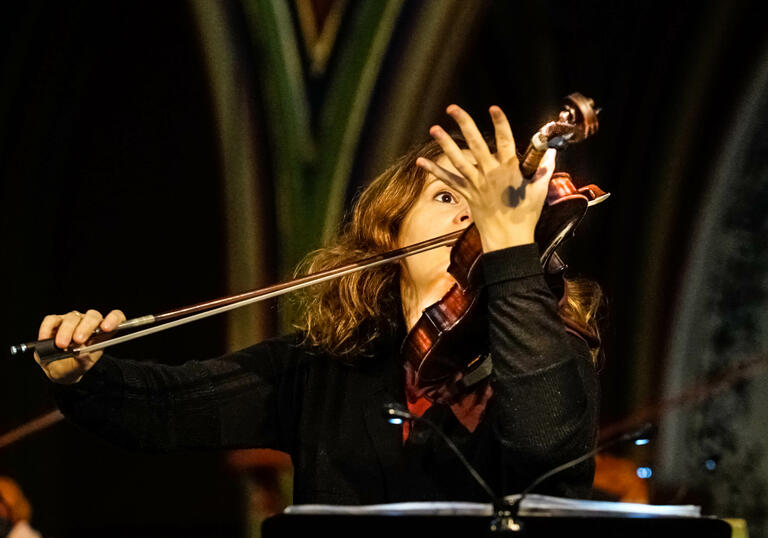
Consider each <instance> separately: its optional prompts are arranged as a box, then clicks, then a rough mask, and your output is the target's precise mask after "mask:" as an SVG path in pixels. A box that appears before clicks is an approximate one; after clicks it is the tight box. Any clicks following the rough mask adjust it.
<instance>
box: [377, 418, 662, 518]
mask: <svg viewBox="0 0 768 538" xmlns="http://www.w3.org/2000/svg"><path fill="white" fill-rule="evenodd" d="M384 416H385V418H386V419H387V420H388V421H389V422H390V423H392V424H402V423H403V420H413V421H420V422H423V423H424V424H426V425H427V426H428V427H429V428H430V429H431V430H432V431H434V432H435V433H437V434H438V436H440V438H441V439H443V440H444V441H445V443H446V444H447V445H448V446H449V447H450V449H451V450H452V451H453V452H454V453H455V454H456V457H458V458H459V461H461V463H462V464H463V465H464V467H466V469H467V470H468V471H469V474H471V475H472V477H473V478H474V479H475V481H476V482H477V483H478V484H480V486H481V487H482V488H483V489H484V490H485V491H486V493H488V496H489V497H490V499H491V502H492V503H493V508H494V518H493V520H492V521H491V532H502V533H508V532H522V531H523V525H522V522H521V521H519V520H518V513H519V512H520V506H521V504H522V502H523V499H524V498H525V496H526V495H528V494H529V493H530V492H531V491H532V490H533V489H534V488H535V487H536V486H538V485H539V484H541V483H542V482H544V481H545V480H547V479H548V478H551V477H552V476H554V475H556V474H558V473H561V472H562V471H565V470H567V469H570V468H571V467H574V466H576V465H578V464H579V463H581V462H583V461H585V460H587V459H589V458H591V457H592V456H594V455H596V454H598V453H600V452H602V451H603V450H605V449H607V448H610V447H612V446H614V445H617V444H619V443H623V442H626V441H638V440H640V439H643V440H645V441H646V442H645V443H642V444H646V443H647V440H646V439H644V438H647V436H648V435H649V434H650V433H651V430H652V429H653V424H651V423H650V422H646V423H644V424H643V425H641V426H640V427H638V428H636V429H634V430H631V431H629V432H627V433H625V434H623V435H620V436H618V437H615V438H614V439H611V440H610V441H607V442H605V443H603V444H602V445H599V446H597V447H595V448H594V449H593V450H590V451H589V452H587V453H586V454H583V455H581V456H578V457H576V458H574V459H572V460H569V461H567V462H565V463H563V464H562V465H558V466H557V467H555V468H554V469H551V470H549V471H547V472H546V473H544V474H542V475H541V476H539V477H538V478H536V480H534V481H533V482H531V484H530V485H529V486H528V487H526V488H525V489H524V490H523V491H522V492H521V493H520V494H519V496H518V498H517V499H516V500H515V501H514V502H513V503H512V504H510V503H509V502H507V501H506V500H505V499H504V497H498V496H496V494H495V493H494V492H493V490H492V489H491V488H490V486H488V483H487V482H486V481H485V480H483V477H481V476H480V473H478V472H477V471H476V470H475V468H474V467H472V465H471V464H470V463H469V462H468V461H467V459H466V458H465V457H464V455H463V454H462V453H461V451H460V450H459V449H458V447H457V446H456V445H455V444H454V443H453V441H451V440H450V438H449V437H448V436H447V435H445V433H443V432H442V431H441V430H440V428H438V427H437V426H436V425H435V424H434V423H433V422H432V421H431V420H429V419H427V418H424V417H420V416H417V415H414V414H413V413H411V412H410V411H408V410H406V409H405V408H404V407H403V406H402V405H400V404H399V403H388V404H385V405H384Z"/></svg>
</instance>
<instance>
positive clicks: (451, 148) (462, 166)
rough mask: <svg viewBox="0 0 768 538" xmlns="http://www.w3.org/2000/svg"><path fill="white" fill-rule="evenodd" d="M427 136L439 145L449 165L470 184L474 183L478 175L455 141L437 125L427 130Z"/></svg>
mask: <svg viewBox="0 0 768 538" xmlns="http://www.w3.org/2000/svg"><path fill="white" fill-rule="evenodd" d="M429 134H430V135H432V137H433V138H434V139H435V140H436V141H437V143H438V144H440V147H441V148H442V150H443V153H445V155H446V157H448V160H450V161H451V164H453V166H455V167H456V170H458V171H459V173H460V174H461V175H463V176H464V177H465V178H466V179H468V180H469V181H470V182H472V183H474V182H475V181H476V180H477V177H478V175H479V174H478V172H477V168H475V165H474V164H472V163H471V162H469V160H468V159H467V157H466V156H465V155H464V152H462V151H461V148H459V146H458V145H457V144H456V141H455V140H454V139H453V138H451V136H450V135H449V134H448V133H446V132H445V130H444V129H443V128H442V127H440V126H439V125H433V126H432V128H431V129H430V130H429Z"/></svg>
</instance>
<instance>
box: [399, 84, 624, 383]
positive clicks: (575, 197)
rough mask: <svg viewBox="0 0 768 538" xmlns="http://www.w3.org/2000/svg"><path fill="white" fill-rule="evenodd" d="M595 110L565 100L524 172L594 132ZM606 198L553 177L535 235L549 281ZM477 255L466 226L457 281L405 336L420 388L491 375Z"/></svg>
mask: <svg viewBox="0 0 768 538" xmlns="http://www.w3.org/2000/svg"><path fill="white" fill-rule="evenodd" d="M598 112H599V111H597V110H595V108H594V102H593V101H592V100H591V99H588V98H586V97H584V96H583V95H581V94H579V93H573V94H571V95H569V96H568V97H566V98H565V104H564V107H563V110H562V111H561V112H560V115H559V117H558V119H557V120H555V121H551V122H549V123H547V124H545V125H544V126H543V127H541V129H539V131H538V132H537V133H536V134H534V136H533V137H532V139H531V142H530V144H529V146H528V148H527V149H526V151H525V153H524V154H523V156H522V157H521V158H520V163H521V164H520V169H521V171H522V173H523V176H524V177H526V178H530V177H532V176H533V174H534V172H535V171H536V169H537V168H538V166H539V162H540V161H541V159H542V157H543V156H544V153H545V152H546V150H547V149H548V148H555V149H558V150H562V149H565V147H567V145H568V144H569V143H572V142H579V141H581V140H584V139H585V138H587V137H588V136H590V135H592V134H594V133H595V132H597V127H598V121H597V114H598ZM608 196H609V193H606V192H604V191H603V190H602V189H600V188H599V187H598V186H596V185H587V186H585V187H581V188H577V187H576V186H575V185H574V184H573V182H572V180H571V176H570V175H569V174H567V173H564V172H559V173H556V174H553V176H552V178H551V180H550V183H549V190H548V192H547V198H546V202H545V205H544V208H543V209H542V213H541V217H540V218H539V221H538V223H537V225H536V230H535V232H534V237H535V240H536V243H537V244H538V245H539V247H540V249H541V256H540V261H541V264H542V266H543V267H544V272H545V276H547V277H548V280H550V281H552V280H554V278H553V277H556V276H562V274H563V272H564V271H565V269H566V267H567V266H566V265H565V263H564V262H563V261H562V259H560V257H559V256H558V255H557V253H556V250H557V248H558V247H559V246H560V245H561V244H562V242H563V241H564V240H565V239H566V238H568V237H570V236H572V235H573V232H574V230H575V228H576V227H577V226H578V224H579V223H580V222H581V220H582V219H583V217H584V215H585V214H586V211H587V208H588V207H591V206H593V205H596V204H599V203H601V202H603V201H604V200H605V199H606V198H608ZM482 254H483V249H482V244H481V241H480V233H479V232H478V230H477V227H476V226H475V225H474V224H471V225H469V226H468V227H467V228H466V229H465V230H464V231H463V233H462V234H461V236H460V237H459V238H458V239H457V240H456V243H455V244H454V245H453V247H452V249H451V257H450V265H449V266H448V272H449V273H450V274H451V276H453V278H454V279H455V281H456V283H455V284H454V285H453V286H452V287H451V289H450V290H449V291H448V292H447V293H446V294H445V295H444V296H443V297H442V298H441V299H440V300H439V301H437V302H436V303H434V304H432V305H431V306H428V307H427V308H426V309H424V311H423V313H422V315H421V317H420V318H419V320H418V321H417V322H416V324H415V325H414V326H413V328H412V329H411V330H410V332H409V333H408V335H407V336H406V338H405V340H404V341H403V344H402V347H401V354H402V356H403V358H404V360H405V364H406V368H407V369H409V370H410V371H411V373H412V375H414V378H415V383H416V387H417V388H419V389H425V388H434V387H436V386H439V385H440V384H444V383H445V382H446V381H449V380H451V379H452V378H454V377H455V376H456V374H457V373H461V376H459V377H460V379H461V383H462V385H460V386H458V387H457V386H450V387H448V390H449V392H452V393H455V392H457V391H460V390H461V389H462V388H463V387H467V386H469V385H471V384H474V383H476V382H478V381H479V380H481V379H483V378H485V377H487V375H488V374H490V360H489V357H488V354H487V337H486V332H487V331H486V327H485V324H484V322H483V319H482V316H480V315H478V310H480V304H481V299H480V294H479V293H478V276H477V275H478V269H477V267H478V261H479V259H480V256H481V255H482ZM561 280H562V279H561ZM462 386H463V387H462Z"/></svg>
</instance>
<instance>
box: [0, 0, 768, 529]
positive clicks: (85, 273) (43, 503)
mask: <svg viewBox="0 0 768 538" xmlns="http://www.w3.org/2000/svg"><path fill="white" fill-rule="evenodd" d="M483 5H484V8H483V10H482V12H481V16H480V17H479V20H478V22H477V23H476V27H475V29H474V30H473V31H472V34H471V35H472V40H471V45H470V46H469V47H468V48H467V50H466V53H465V54H463V55H462V56H461V57H458V58H456V62H457V66H458V68H457V70H456V75H455V80H454V82H453V83H452V86H451V88H450V91H449V92H448V93H449V95H448V96H447V99H446V102H445V103H444V105H447V104H449V102H457V103H459V104H461V105H463V106H464V107H465V108H467V109H468V110H469V111H470V112H471V113H472V114H473V115H474V117H476V118H477V119H478V123H479V124H481V126H484V127H485V128H489V127H490V121H489V120H488V119H487V113H486V110H487V107H488V106H489V105H490V104H498V105H500V106H502V108H504V110H505V111H507V113H508V115H509V117H510V119H511V122H512V126H513V130H514V131H515V133H522V134H518V138H519V139H521V140H524V139H525V138H526V137H527V136H529V133H532V132H533V131H534V130H535V129H537V128H538V126H539V125H540V124H541V123H542V122H543V121H545V120H546V119H548V117H549V116H550V115H551V113H552V112H553V111H554V110H555V109H556V108H557V106H558V105H559V102H560V100H561V98H562V97H563V96H564V95H566V94H568V93H570V92H572V91H579V92H581V93H583V94H585V95H588V96H590V97H593V98H594V99H595V101H596V103H597V104H598V106H600V107H602V109H603V111H602V113H601V116H600V122H601V125H600V132H599V133H598V135H597V136H596V137H595V138H594V139H592V140H589V141H588V142H586V143H584V144H581V145H579V146H575V147H574V148H572V149H569V150H568V151H567V152H566V153H565V154H563V155H561V156H560V158H559V161H558V164H559V167H560V168H561V169H566V170H568V171H569V172H571V173H572V175H573V176H574V178H576V179H577V180H578V181H579V182H580V183H582V184H583V183H597V184H598V185H600V186H601V187H602V188H603V189H604V190H606V191H610V192H612V198H611V199H610V200H609V202H607V203H606V204H604V205H602V206H599V207H597V208H595V209H594V211H593V212H592V214H590V216H589V218H588V219H586V220H585V222H584V223H583V224H582V226H581V227H580V229H579V230H578V236H577V240H576V241H573V242H571V243H570V244H568V246H567V247H566V248H565V251H564V257H565V258H566V260H567V261H568V263H569V265H570V266H571V269H572V271H573V272H575V273H579V274H584V275H586V276H589V277H592V278H594V279H596V280H597V281H599V282H600V283H601V284H602V285H603V287H604V290H605V292H606V295H607V298H608V302H609V306H610V316H609V319H608V324H607V329H606V332H605V346H606V354H607V362H606V365H605V368H604V371H603V373H602V382H603V402H604V403H603V423H604V424H610V423H612V422H614V421H617V420H619V419H621V418H622V417H624V416H626V415H627V414H628V413H629V412H631V411H632V410H634V409H636V408H637V407H639V406H642V405H643V404H646V403H649V402H653V401H655V399H656V397H657V396H658V395H659V387H660V381H659V380H660V378H661V377H662V376H663V372H664V364H663V360H662V357H663V352H664V349H665V347H666V345H667V342H666V340H665V339H666V338H667V337H668V329H667V328H668V327H669V324H670V321H671V316H672V315H673V312H674V305H675V300H676V295H675V292H676V289H677V288H678V286H679V283H680V282H681V280H682V279H684V278H685V274H684V272H683V271H682V269H681V268H682V267H684V263H685V260H686V255H687V253H688V252H689V248H690V247H689V245H688V244H687V239H688V238H689V237H690V235H691V231H692V229H693V228H694V226H695V225H696V222H697V220H696V219H697V218H698V214H697V211H698V208H699V205H698V204H699V202H700V198H701V193H702V192H704V191H705V190H706V186H707V179H708V178H709V176H708V172H709V171H710V169H711V167H712V166H713V163H714V162H715V160H716V159H717V157H718V150H719V148H720V147H721V146H722V144H723V139H722V136H723V134H722V133H723V132H724V130H725V128H726V127H727V126H729V125H730V122H731V121H732V118H733V113H734V110H735V109H736V108H737V107H738V106H739V105H740V104H741V102H740V99H741V98H742V95H743V91H744V88H745V87H746V86H747V85H748V84H749V82H750V81H751V80H752V79H753V77H754V76H755V73H756V69H758V67H759V66H758V64H757V61H758V60H759V58H760V56H761V55H762V52H763V51H764V50H765V44H766V43H765V36H766V32H765V31H764V29H763V21H762V20H761V18H760V17H759V16H757V9H756V6H757V5H758V4H757V2H754V3H752V2H747V1H736V2H673V3H669V4H661V3H658V4H657V3H653V2H639V1H630V2H621V3H619V2H585V1H582V2H565V1H555V0H549V1H541V2H532V3H522V2H502V1H498V2H487V3H484V4H483ZM229 6H230V7H229V14H230V16H231V17H232V18H233V20H234V21H235V23H237V22H238V21H239V20H240V19H241V18H242V17H243V16H244V15H243V8H242V7H241V6H240V5H239V4H238V3H234V2H233V3H231V4H229ZM417 7H418V6H417V3H416V2H406V5H405V7H404V9H403V12H402V14H401V20H400V21H399V22H398V29H397V31H396V34H395V36H394V37H393V39H392V45H391V50H390V51H389V52H388V56H387V58H386V59H385V63H384V66H383V68H382V75H381V77H382V79H384V78H386V75H387V69H389V67H390V66H389V63H388V61H389V58H390V56H394V55H396V54H398V53H401V52H402V49H403V48H407V46H408V39H410V38H412V36H409V35H408V32H407V28H408V22H409V17H412V16H414V15H413V14H414V13H415V11H416V8H417ZM459 23H460V22H459V21H457V24H459ZM234 27H235V28H238V27H242V28H245V25H244V24H243V25H240V26H239V25H238V24H235V25H234ZM341 31H342V32H343V28H342V30H341ZM244 34H245V31H244ZM446 37H447V38H448V37H450V36H446ZM0 39H1V40H2V41H0V47H2V49H0V53H2V56H0V57H1V58H2V62H3V63H2V65H1V67H2V72H1V73H0V77H1V78H0V80H1V81H2V82H0V92H1V93H0V179H1V180H2V198H1V200H2V212H1V218H2V226H1V227H0V237H1V238H2V244H1V245H0V248H2V257H3V264H2V265H3V267H4V274H5V277H4V279H3V286H2V299H1V300H2V304H3V305H4V309H5V315H4V316H3V324H2V327H1V328H0V334H1V335H2V336H1V337H0V343H2V344H3V345H10V344H16V343H18V342H20V341H26V340H32V339H34V338H35V337H36V330H37V326H38V325H39V323H40V320H41V319H42V317H43V316H44V315H45V314H47V313H63V312H66V311H69V310H71V309H73V308H78V309H80V310H85V309H87V308H96V309H100V310H101V311H108V310H109V309H111V308H114V307H119V308H122V309H123V310H124V311H125V312H126V313H128V314H129V317H130V316H132V315H140V314H144V313H152V312H159V311H163V310H166V309H170V308H173V307H175V306H179V305H184V304H188V303H191V302H195V301H197V300H200V299H204V298H208V297H215V296H218V295H221V294H223V293H224V292H225V286H224V284H223V282H224V277H225V271H226V268H225V267H224V265H223V264H222V261H221V260H222V257H223V256H224V248H225V247H224V244H223V242H222V241H221V237H222V234H223V225H222V220H223V217H224V215H223V214H222V213H223V211H224V208H223V205H222V203H221V201H220V199H221V185H220V182H221V177H222V175H221V162H220V159H221V157H220V156H219V152H218V150H217V147H216V141H215V134H214V132H213V111H212V105H211V95H210V91H209V89H208V83H207V79H206V77H207V75H206V72H205V67H204V65H203V62H202V61H201V51H200V44H199V41H198V39H197V36H196V29H195V26H194V24H193V22H192V19H191V15H190V9H189V6H188V4H187V3H186V2H182V1H168V2H101V3H98V2H93V3H74V4H70V3H67V4H60V3H42V2H30V3H27V4H25V5H23V6H22V5H19V6H16V7H13V8H9V7H8V6H5V7H3V8H2V12H0ZM238 39H242V40H243V41H244V42H249V41H250V39H251V37H249V36H248V35H243V36H240V37H238ZM332 61H333V58H332V59H331V62H332ZM243 69H250V70H251V72H252V73H253V75H252V76H253V78H254V80H255V79H258V77H259V74H260V73H259V64H258V61H257V60H256V59H254V60H253V65H246V66H243ZM311 91H313V92H316V93H317V94H318V95H320V94H322V92H323V91H324V89H323V85H322V82H317V83H315V84H314V85H312V86H311ZM383 91H385V90H383V89H382V87H380V86H377V89H376V91H375V93H374V98H373V101H372V106H371V110H372V111H371V113H370V118H371V119H369V121H374V118H375V116H376V113H377V111H376V106H377V103H380V102H381V100H382V99H383V95H382V94H381V92H383ZM254 101H256V102H260V98H259V96H258V95H255V96H254ZM447 120H448V118H447V117H446V116H436V117H435V118H434V119H433V120H432V121H434V122H441V123H442V124H443V125H447V124H448V123H447ZM415 128H420V127H419V126H417V127H415ZM423 132H424V134H425V135H426V126H424V128H423ZM366 159H367V155H366V151H365V147H363V148H361V150H360V152H359V155H358V158H357V160H356V161H355V169H354V171H353V175H352V184H351V185H350V189H349V193H350V196H351V194H352V193H353V192H354V191H355V187H356V186H357V185H360V184H363V183H364V182H365V181H367V180H369V179H370V178H369V177H360V176H359V174H360V170H363V169H364V168H365V167H364V163H365V162H367V161H366ZM277 210H278V211H279V208H278V209H277ZM264 240H265V241H270V242H275V239H274V238H265V239H264ZM274 251H275V252H276V256H279V253H280V252H279V251H280V249H279V245H275V246H274ZM275 276H277V275H275ZM224 341H225V340H224V322H223V321H221V320H213V321H205V322H200V323H197V324H195V325H194V326H192V327H191V328H186V329H185V328H182V329H178V330H175V331H173V332H170V333H164V334H163V335H160V336H155V337H151V338H148V339H146V340H145V341H142V342H141V343H136V344H128V345H126V346H121V347H120V348H119V350H118V349H116V350H115V354H116V355H117V356H141V357H148V358H155V359H158V360H162V361H164V362H168V363H178V362H181V361H183V360H188V359H191V358H206V357H212V356H216V355H217V354H220V353H222V352H224V351H225V344H224ZM0 360H1V361H2V362H0V406H2V407H0V408H1V409H2V413H0V433H2V432H4V431H6V430H9V429H11V428H13V427H15V426H18V425H19V424H22V423H24V422H25V421H27V420H29V419H32V418H34V417H36V416H38V415H39V414H41V413H43V412H45V411H47V410H49V409H50V408H51V407H52V401H51V399H50V397H49V395H48V390H49V388H48V382H47V380H46V379H45V377H44V375H43V374H42V372H41V371H40V370H39V369H38V368H37V367H36V366H35V365H34V364H33V362H32V361H31V360H15V361H11V360H6V359H5V358H3V357H0ZM0 474H6V475H10V476H12V477H13V478H15V479H16V480H18V481H19V482H20V483H21V484H22V486H23V487H24V489H25V491H26V493H27V494H28V496H29V498H30V500H31V502H32V504H33V506H34V507H35V517H34V520H33V523H34V524H35V526H36V527H38V528H39V529H41V530H42V531H43V532H45V533H47V534H51V535H54V536H75V535H79V536H83V535H88V533H89V532H91V531H92V532H93V533H94V534H93V535H96V534H98V533H99V532H101V533H102V535H103V534H105V533H106V534H115V533H116V532H117V529H120V528H126V527H129V528H135V529H139V530H138V531H137V532H138V533H139V534H142V533H143V534H144V535H147V534H148V533H149V531H147V530H146V529H154V530H153V532H156V533H158V534H159V535H163V533H165V534H167V535H172V534H178V535H182V534H183V535H199V536H203V535H212V534H213V535H232V536H234V535H238V533H241V532H242V529H243V526H244V516H243V511H244V503H245V501H244V500H243V492H242V486H241V481H240V478H239V476H238V474H237V473H236V472H234V471H233V470H231V469H229V468H228V467H227V466H226V465H225V463H224V459H223V455H222V454H219V453H201V454H183V455H140V454H134V453H128V452H125V451H123V450H120V449H117V448H114V447H111V446H108V445H106V444H105V443H103V442H101V441H99V440H98V439H96V438H94V437H93V436H91V435H89V434H86V433H83V432H81V431H78V430H77V429H76V428H75V427H73V426H71V425H68V424H59V425H56V426H54V427H52V428H50V429H49V430H46V431H44V432H41V433H38V434H36V435H35V436H33V437H30V438H28V439H26V440H24V441H22V442H20V443H17V444H15V445H13V446H11V447H9V448H6V449H4V450H2V451H0ZM89 529H90V530H91V531H89ZM96 529H101V530H100V531H97V530H96ZM104 529H110V530H104Z"/></svg>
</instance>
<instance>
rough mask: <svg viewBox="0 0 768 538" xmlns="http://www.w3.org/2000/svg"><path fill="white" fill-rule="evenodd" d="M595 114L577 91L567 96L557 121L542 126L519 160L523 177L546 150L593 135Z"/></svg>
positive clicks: (565, 145) (588, 101)
mask: <svg viewBox="0 0 768 538" xmlns="http://www.w3.org/2000/svg"><path fill="white" fill-rule="evenodd" d="M599 113H600V110H599V109H595V102H594V101H593V100H592V99H590V98H588V97H584V96H583V95H582V94H580V93H578V92H575V93H572V94H570V95H569V96H567V97H566V98H565V102H564V104H563V109H562V110H561V111H560V114H559V115H558V118H557V120H554V121H550V122H549V123H547V124H545V125H544V126H543V127H542V128H541V129H539V130H538V132H536V134H534V135H533V137H531V142H530V144H529V145H528V149H526V150H525V153H524V154H523V156H522V157H521V159H520V170H521V171H522V173H523V176H524V177H526V178H529V179H530V178H531V177H533V174H534V173H535V172H536V169H537V168H538V167H539V163H540V162H541V159H542V157H544V152H546V151H547V149H549V148H554V149H557V150H563V149H565V148H566V147H568V144H570V143H572V142H581V141H582V140H585V139H586V138H588V137H590V136H592V135H593V134H595V133H596V132H597V128H598V124H599V123H598V120H597V115H598V114H599Z"/></svg>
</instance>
